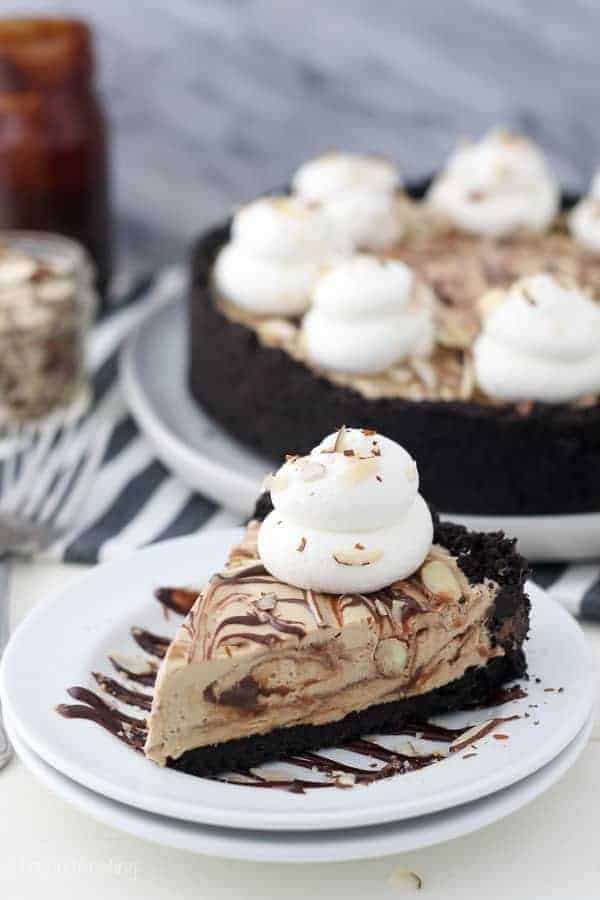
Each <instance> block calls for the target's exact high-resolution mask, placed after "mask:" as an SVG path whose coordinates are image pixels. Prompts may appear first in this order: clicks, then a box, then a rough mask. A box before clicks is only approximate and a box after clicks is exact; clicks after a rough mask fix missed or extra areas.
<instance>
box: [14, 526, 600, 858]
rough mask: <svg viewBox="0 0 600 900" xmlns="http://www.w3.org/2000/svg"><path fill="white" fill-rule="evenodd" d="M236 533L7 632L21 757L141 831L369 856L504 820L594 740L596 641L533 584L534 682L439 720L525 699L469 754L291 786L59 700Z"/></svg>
mask: <svg viewBox="0 0 600 900" xmlns="http://www.w3.org/2000/svg"><path fill="white" fill-rule="evenodd" d="M238 536H239V532H238V531H237V530H236V531H231V530H230V531H226V532H225V531H222V532H216V531H215V532H211V533H207V534H204V535H202V536H199V537H190V538H182V539H179V540H176V541H170V542H167V543H165V544H162V545H157V546H154V547H151V548H149V549H146V550H143V551H140V552H139V553H137V554H135V555H133V556H131V557H129V558H127V559H125V560H119V561H117V562H114V563H109V564H106V565H103V566H99V567H98V568H96V569H94V570H92V571H91V572H90V573H89V574H88V575H87V576H85V577H84V578H83V579H81V580H79V581H78V582H77V583H76V584H75V585H73V586H71V587H69V588H67V590H65V591H64V592H63V593H62V594H60V595H59V596H57V597H55V598H54V599H52V600H48V601H44V600H43V599H42V600H41V601H40V602H39V603H38V605H37V606H36V608H35V610H34V612H33V613H32V614H31V615H30V616H29V617H28V618H27V619H26V621H25V622H24V623H23V624H22V625H21V626H20V627H19V628H18V630H17V631H16V633H15V634H14V635H13V638H12V640H11V643H10V645H9V647H8V649H7V650H6V652H5V655H4V659H3V663H2V669H1V672H0V675H1V677H0V687H1V697H2V704H3V708H4V712H5V715H6V720H7V726H8V729H9V732H10V735H11V737H12V739H13V742H14V745H15V748H16V750H17V752H18V754H19V755H20V757H21V759H22V761H23V763H24V764H25V765H26V766H27V767H28V768H30V769H31V771H32V772H33V773H34V774H35V775H36V776H37V777H38V778H40V779H41V780H42V781H43V782H44V783H45V784H46V785H47V786H48V787H49V788H50V789H51V790H53V791H54V792H56V793H57V794H59V795H60V796H62V797H63V798H64V799H66V800H67V801H68V802H70V803H72V804H73V805H75V806H77V807H79V808H80V809H83V810H85V811H86V812H88V813H89V814H90V815H92V816H94V817H95V818H97V819H100V820H101V821H103V822H105V823H107V824H110V825H113V826H115V827H117V828H120V829H122V830H124V831H127V832H130V833H131V834H135V835H138V836H139V837H142V838H144V839H147V840H151V841H155V842H157V843H161V844H166V845H169V846H173V847H178V848H183V849H187V850H192V851H195V852H198V853H205V854H210V855H215V856H222V857H230V858H232V859H250V860H264V861H274V862H275V861H277V862H286V861H289V862H316V861H318V862H324V861H328V860H338V861H339V860H346V859H348V860H349V859H359V858H364V857H376V856H384V855H386V854H391V853H397V852H401V851H408V850H414V849H417V848H420V847H425V846H428V845H431V844H435V843H439V842H441V841H445V840H448V839H450V838H454V837H458V836H459V835H464V834H467V833H470V832H472V831H475V830H477V829H479V828H482V827H483V826H485V825H487V824H489V823H491V822H494V821H497V820H498V819H500V818H502V817H504V816H506V815H508V814H509V813H511V812H513V811H515V810H517V809H519V808H520V807H522V806H524V805H525V804H526V803H528V802H529V801H530V800H532V799H533V798H534V797H536V796H538V795H539V794H540V793H541V792H542V791H544V790H546V789H547V788H548V787H550V785H552V784H554V782H556V781H557V779H558V778H560V777H561V775H562V774H563V773H564V772H565V771H566V770H567V769H568V768H569V766H571V765H572V764H573V762H574V761H575V759H576V758H577V756H578V755H579V753H580V752H581V750H582V749H583V747H584V746H585V743H586V741H587V738H588V736H589V733H590V730H591V713H592V705H593V700H594V680H593V675H592V664H591V658H590V653H589V650H588V646H587V643H586V640H585V637H584V636H583V634H582V632H581V630H580V628H579V626H578V625H577V623H576V622H575V621H574V620H573V619H572V618H571V617H570V615H569V614H568V613H566V612H565V611H564V610H563V609H562V608H561V607H560V606H558V605H557V604H556V603H554V602H552V601H551V600H550V599H549V598H548V597H547V596H546V595H545V594H544V593H543V591H541V590H540V589H539V588H537V587H535V586H534V585H531V586H530V595H531V598H532V601H533V614H532V636H531V639H530V640H529V642H528V644H527V655H528V660H529V668H530V673H531V679H530V680H529V681H528V682H526V683H525V684H524V685H523V687H524V690H525V691H526V693H527V697H526V698H524V699H520V700H516V701H512V702H511V703H509V704H505V705H504V706H503V707H497V708H494V709H491V710H489V711H487V710H486V711H477V712H473V711H471V712H469V713H465V714H454V715H452V716H446V717H444V718H442V719H440V720H439V721H440V722H442V723H443V724H447V725H450V726H451V727H459V726H464V725H466V724H468V723H471V722H475V721H481V720H482V719H487V718H492V717H493V716H495V715H499V716H512V715H517V716H519V718H517V719H514V720H512V721H508V722H505V723H503V724H502V729H501V730H502V732H504V733H505V734H507V735H508V739H507V740H494V738H493V734H489V735H488V736H487V737H485V738H483V739H480V740H479V741H477V749H476V753H475V754H474V755H472V754H467V753H455V754H452V755H451V756H450V757H449V758H448V759H445V760H444V761H442V762H440V763H438V764H436V765H433V766H430V767H428V768H424V769H422V770H420V771H415V772H411V773H409V774H405V775H397V776H395V777H393V778H391V779H388V780H385V781H381V782H378V783H374V784H372V785H370V786H355V787H354V788H352V789H350V790H337V789H333V788H332V789H330V790H320V791H315V790H313V791H311V790H308V791H307V792H306V793H304V794H293V793H288V792H285V791H281V790H258V789H256V788H253V787H249V786H244V785H232V784H225V783H222V782H219V781H213V780H206V779H201V778H193V777H191V776H189V775H185V774H183V773H180V772H176V771H174V770H171V769H162V768H160V767H158V766H156V765H154V764H153V763H151V762H149V761H147V760H146V759H145V758H144V757H143V756H142V755H141V754H138V753H135V752H133V751H132V750H131V749H130V748H129V747H127V746H126V745H124V744H123V743H121V742H120V741H119V740H117V739H116V738H115V737H113V736H112V735H111V734H109V733H107V732H105V731H104V730H102V729H101V728H99V727H98V726H97V725H96V724H94V723H93V722H89V721H81V720H67V719H64V718H62V717H61V716H59V715H58V714H57V713H56V711H55V706H56V705H57V704H58V703H63V702H66V701H67V702H68V699H69V698H68V696H67V694H66V688H67V687H69V686H72V685H84V686H88V687H91V688H94V683H93V682H92V679H91V675H90V673H91V672H92V671H100V672H102V671H103V672H106V673H107V674H109V673H110V669H109V666H108V663H107V655H108V654H109V653H112V652H114V651H119V652H121V653H124V654H127V655H129V656H131V655H132V654H134V653H136V652H137V653H140V652H141V651H140V650H139V648H135V645H134V644H133V643H132V641H131V637H130V629H131V627H132V626H134V625H138V626H142V627H144V628H147V629H149V630H150V631H153V632H155V633H159V634H165V635H171V634H172V633H173V632H174V630H175V628H176V625H177V622H178V621H179V620H178V617H177V616H175V615H171V616H170V618H169V619H167V620H165V617H164V613H163V610H162V609H161V607H160V606H159V604H158V603H157V602H156V601H155V600H154V599H153V592H154V590H155V589H156V588H157V587H159V586H161V585H171V586H172V585H192V584H196V585H198V584H202V582H203V580H204V579H205V578H206V577H207V576H209V575H210V574H211V573H212V572H213V571H216V570H218V569H219V568H220V567H221V565H222V562H223V559H224V558H225V556H226V553H227V550H228V548H229V546H230V545H231V543H232V542H233V541H234V540H235V539H236V538H237V537H238ZM113 674H114V673H113ZM561 688H562V690H560V689H561ZM113 702H115V703H116V701H113ZM128 711H129V712H130V713H132V714H134V715H137V716H140V715H143V714H142V713H140V712H139V710H138V711H133V710H131V709H130V710H128ZM382 740H384V739H382ZM388 740H389V739H388ZM465 756H467V758H464V757H465ZM339 758H343V757H340V756H339V755H338V759H339ZM349 760H350V758H349ZM279 768H280V767H279Z"/></svg>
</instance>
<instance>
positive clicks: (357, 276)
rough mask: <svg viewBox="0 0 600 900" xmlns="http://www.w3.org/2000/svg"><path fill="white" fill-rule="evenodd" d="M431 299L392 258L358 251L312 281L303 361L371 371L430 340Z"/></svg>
mask: <svg viewBox="0 0 600 900" xmlns="http://www.w3.org/2000/svg"><path fill="white" fill-rule="evenodd" d="M433 308H434V297H433V294H432V293H431V291H430V289H429V288H428V287H426V286H425V285H423V284H422V283H421V282H419V281H418V280H417V279H416V278H415V277H414V275H413V273H412V272H411V270H410V269H409V268H408V267H407V266H405V265H404V263H401V262H399V261H396V260H380V259H378V258H377V257H375V256H369V255H367V254H358V255H356V256H353V257H351V258H349V259H347V260H344V261H342V262H340V263H338V264H337V265H335V266H333V267H332V268H331V269H330V270H329V271H328V272H327V273H326V274H324V275H323V276H322V277H321V278H319V280H318V281H317V282H316V284H315V288H314V291H313V303H312V308H311V309H310V311H309V312H308V313H307V314H306V316H305V317H304V319H303V323H302V339H303V341H304V347H305V352H306V356H307V359H308V360H309V362H311V363H312V364H313V365H315V366H317V367H319V368H324V369H332V370H335V371H337V372H348V373H356V374H363V373H364V374H366V373H368V374H376V373H377V372H383V371H385V370H386V369H389V368H391V367H392V366H394V365H396V364H397V363H400V362H402V361H403V360H406V359H407V358H409V357H416V356H426V355H428V354H429V353H430V352H431V349H432V347H433V342H434V321H433Z"/></svg>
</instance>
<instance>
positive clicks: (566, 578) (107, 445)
mask: <svg viewBox="0 0 600 900" xmlns="http://www.w3.org/2000/svg"><path fill="white" fill-rule="evenodd" d="M184 285H185V272H184V270H183V268H182V267H179V266H176V267H171V268H168V269H164V270H162V271H161V272H159V273H157V274H156V276H154V277H152V278H149V279H147V280H146V281H145V282H144V283H143V284H141V285H138V286H137V287H136V288H135V289H134V290H132V291H130V292H129V295H128V296H127V297H126V298H125V299H124V300H123V301H122V302H121V303H119V304H118V305H117V309H118V311H117V312H114V313H112V314H111V315H110V316H108V317H107V318H105V319H104V320H103V321H102V322H101V323H100V324H98V325H96V326H95V329H94V332H93V334H92V336H91V352H90V362H91V369H92V379H93V389H94V407H93V410H92V413H91V419H92V422H91V427H94V425H101V426H102V427H101V428H100V429H99V430H98V433H99V434H100V435H101V437H100V438H99V440H101V441H102V442H103V446H101V447H100V448H98V452H99V458H101V460H102V461H101V463H100V467H99V470H98V474H97V477H96V478H95V480H94V484H93V488H92V490H91V492H90V494H89V496H88V498H87V500H86V502H85V505H84V506H83V508H82V509H81V512H80V515H79V517H78V521H77V524H76V527H74V528H73V529H72V530H71V531H70V532H69V533H68V534H66V535H65V536H64V537H63V538H62V540H61V541H60V542H59V543H57V544H55V545H54V546H52V547H51V548H49V550H48V551H46V553H45V556H50V557H51V558H54V559H62V560H64V561H66V562H83V563H95V562H98V561H104V560H108V559H114V558H116V557H119V556H125V555H127V554H129V553H131V552H132V551H133V550H135V549H136V548H138V547H142V546H144V545H146V544H150V543H153V542H155V541H161V540H165V539H167V538H172V537H177V536H179V535H184V534H193V533H197V532H200V531H203V530H205V529H209V528H219V527H228V526H231V525H236V524H239V522H240V519H239V517H237V516H236V515H235V514H230V513H229V512H227V511H226V510H223V509H220V508H219V507H217V506H216V505H215V504H214V503H213V502H212V501H211V500H208V499H207V498H205V497H203V496H201V495H200V494H197V493H195V492H193V491H191V490H190V489H189V488H187V487H186V485H184V484H183V483H182V482H181V481H180V480H179V479H178V478H176V477H175V476H173V475H172V474H171V473H170V472H169V471H168V470H167V469H166V468H165V467H164V466H163V465H162V463H161V462H159V461H158V460H157V459H156V458H155V457H154V455H153V452H152V449H151V447H150V445H149V443H148V442H147V440H146V439H145V437H144V436H143V435H142V434H141V433H140V432H139V430H138V428H137V426H136V424H135V422H134V420H133V419H132V417H131V416H130V415H129V413H128V410H127V408H126V405H125V401H124V399H123V396H122V392H121V389H120V385H119V378H118V372H119V350H120V347H121V344H122V342H123V340H124V339H125V338H126V337H127V335H128V334H129V333H130V332H131V331H132V329H133V328H135V326H136V325H137V324H138V323H139V322H140V321H141V320H142V319H143V317H144V316H145V315H147V313H148V311H150V310H152V309H154V308H156V307H158V306H161V305H162V304H165V303H168V302H170V301H172V300H175V299H176V298H177V297H178V296H180V295H181V292H182V291H183V290H184ZM533 577H534V580H535V581H537V583H538V584H540V585H541V586H542V587H544V588H545V589H546V590H547V591H548V592H549V593H550V594H552V595H553V596H554V597H555V598H556V599H557V600H558V601H560V602H561V603H562V604H563V605H564V606H565V607H566V608H567V609H568V610H569V611H570V612H571V613H573V615H575V616H581V617H585V618H591V619H596V620H598V621H600V561H599V562H598V563H589V564H583V565H566V564H565V565H562V564H559V563H553V564H548V565H536V566H535V567H534V575H533Z"/></svg>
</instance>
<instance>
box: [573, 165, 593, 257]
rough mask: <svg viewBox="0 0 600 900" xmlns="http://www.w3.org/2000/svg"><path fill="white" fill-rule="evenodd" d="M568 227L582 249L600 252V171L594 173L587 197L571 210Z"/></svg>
mask: <svg viewBox="0 0 600 900" xmlns="http://www.w3.org/2000/svg"><path fill="white" fill-rule="evenodd" d="M569 228H570V230H571V234H572V235H573V237H574V238H575V240H576V241H577V243H578V244H579V245H580V246H581V247H583V248H584V250H587V251H588V252H589V253H594V254H600V171H598V172H596V174H595V175H594V178H593V179H592V184H591V186H590V192H589V194H588V195H587V197H584V198H583V200H581V201H580V202H579V203H578V204H577V206H575V207H574V209H573V210H572V212H571V214H570V216H569Z"/></svg>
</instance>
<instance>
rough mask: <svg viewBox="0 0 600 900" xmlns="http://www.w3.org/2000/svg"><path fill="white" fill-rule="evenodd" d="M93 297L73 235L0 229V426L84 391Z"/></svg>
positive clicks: (66, 404) (86, 264) (76, 400)
mask: <svg viewBox="0 0 600 900" xmlns="http://www.w3.org/2000/svg"><path fill="white" fill-rule="evenodd" d="M96 303H97V298H96V292H95V288H94V269H93V266H92V264H91V262H90V259H89V257H88V255H87V253H86V251H85V250H84V249H83V247H82V246H81V245H80V244H79V243H77V242H76V241H72V240H70V239H68V238H63V237H60V236H58V235H54V234H47V233H44V232H33V231H31V232H25V231H0V432H1V431H2V430H5V429H6V428H8V427H10V426H12V425H14V424H18V423H22V422H29V421H37V420H41V419H44V418H45V417H46V416H48V415H50V414H51V413H54V412H55V411H57V410H64V409H68V408H70V407H71V406H72V405H73V404H76V405H78V406H79V405H81V407H82V409H83V408H84V407H85V404H86V402H87V397H88V395H89V391H88V387H87V377H86V369H85V336H86V332H87V329H88V326H89V324H90V322H91V320H92V317H93V314H94V310H95V307H96Z"/></svg>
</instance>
